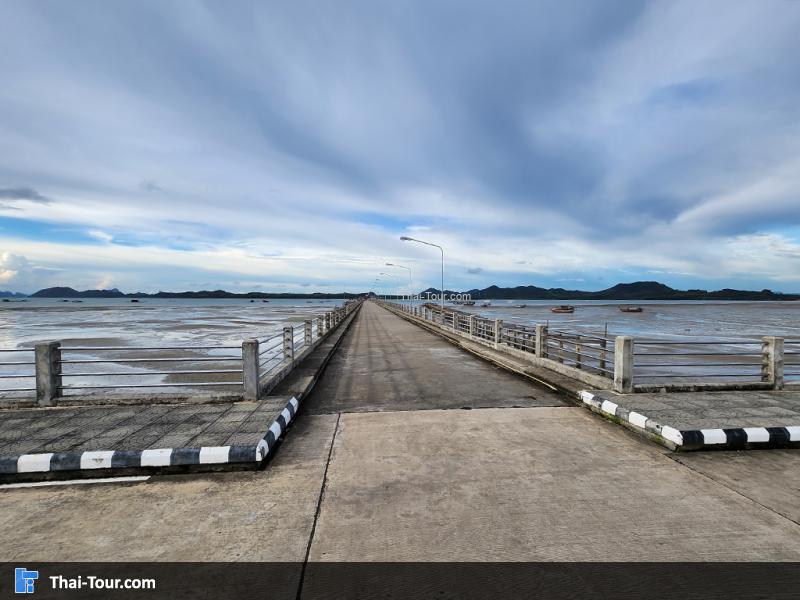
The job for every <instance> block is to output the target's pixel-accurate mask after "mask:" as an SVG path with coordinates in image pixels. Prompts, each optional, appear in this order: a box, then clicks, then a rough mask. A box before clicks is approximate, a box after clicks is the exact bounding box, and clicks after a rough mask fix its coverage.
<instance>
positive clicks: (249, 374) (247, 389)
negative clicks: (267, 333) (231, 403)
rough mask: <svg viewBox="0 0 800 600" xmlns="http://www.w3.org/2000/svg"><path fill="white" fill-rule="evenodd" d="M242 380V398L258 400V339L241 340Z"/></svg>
mask: <svg viewBox="0 0 800 600" xmlns="http://www.w3.org/2000/svg"><path fill="white" fill-rule="evenodd" d="M242 377H243V379H242V381H243V382H244V399H245V400H258V380H259V373H258V340H256V339H251V340H244V341H243V342H242Z"/></svg>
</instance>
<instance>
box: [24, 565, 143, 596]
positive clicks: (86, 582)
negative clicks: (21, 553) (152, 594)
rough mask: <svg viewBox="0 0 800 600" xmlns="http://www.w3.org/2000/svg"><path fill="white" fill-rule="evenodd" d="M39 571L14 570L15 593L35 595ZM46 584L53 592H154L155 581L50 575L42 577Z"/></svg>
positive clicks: (41, 581)
mask: <svg viewBox="0 0 800 600" xmlns="http://www.w3.org/2000/svg"><path fill="white" fill-rule="evenodd" d="M38 579H40V578H39V571H30V570H28V569H26V568H25V567H17V568H15V569H14V591H15V592H16V593H17V594H33V593H34V590H35V589H36V581H37V580H38ZM45 582H47V583H49V584H50V589H52V590H154V589H156V580H155V579H144V578H141V577H138V578H136V577H135V578H129V579H122V578H120V577H95V576H94V575H86V576H83V575H78V576H77V577H64V576H63V575H48V576H47V577H42V578H41V580H40V583H39V586H40V587H41V586H42V585H43V584H44V583H45Z"/></svg>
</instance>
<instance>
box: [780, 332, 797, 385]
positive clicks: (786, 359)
mask: <svg viewBox="0 0 800 600" xmlns="http://www.w3.org/2000/svg"><path fill="white" fill-rule="evenodd" d="M783 369H784V370H783V377H784V385H786V386H787V387H800V339H797V338H787V339H785V340H784V349H783Z"/></svg>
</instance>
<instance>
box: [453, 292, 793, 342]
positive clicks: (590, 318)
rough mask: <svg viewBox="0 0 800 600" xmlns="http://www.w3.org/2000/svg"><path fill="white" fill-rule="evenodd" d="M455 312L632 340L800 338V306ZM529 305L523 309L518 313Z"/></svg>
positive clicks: (545, 306)
mask: <svg viewBox="0 0 800 600" xmlns="http://www.w3.org/2000/svg"><path fill="white" fill-rule="evenodd" d="M482 302H483V301H480V300H478V301H476V303H475V306H467V307H461V306H455V305H449V306H452V308H458V309H460V310H464V311H465V312H470V313H474V314H478V315H481V316H483V317H486V318H490V319H502V320H503V321H507V322H511V323H518V324H521V325H535V324H537V323H541V324H549V325H550V326H551V327H553V328H558V329H564V330H568V331H581V332H587V333H588V332H593V333H601V332H603V331H604V330H605V328H606V327H608V333H609V335H631V336H634V337H644V338H650V339H667V340H668V339H673V338H683V337H704V338H713V339H728V338H742V337H747V338H760V337H762V336H765V335H775V336H781V337H787V338H800V302H703V301H672V302H666V301H640V302H608V301H577V300H569V301H567V300H565V301H550V300H492V301H491V306H490V307H488V308H483V307H481V306H480V304H482ZM515 304H526V305H527V306H526V307H525V308H514V305H515ZM559 304H571V305H573V306H575V312H574V313H572V314H557V313H553V312H551V311H550V308H552V307H553V306H558V305H559ZM620 306H641V307H642V308H643V309H644V310H643V312H641V313H623V312H620V310H619V307H620Z"/></svg>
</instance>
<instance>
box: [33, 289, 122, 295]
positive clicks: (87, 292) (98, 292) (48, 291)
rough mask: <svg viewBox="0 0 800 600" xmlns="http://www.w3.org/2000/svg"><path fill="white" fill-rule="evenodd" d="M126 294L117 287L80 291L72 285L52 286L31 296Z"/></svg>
mask: <svg viewBox="0 0 800 600" xmlns="http://www.w3.org/2000/svg"><path fill="white" fill-rule="evenodd" d="M124 297H125V294H123V293H122V292H120V291H119V290H118V289H117V288H114V289H111V290H84V291H83V292H79V291H78V290H75V289H72V288H71V287H51V288H45V289H43V290H39V291H38V292H35V293H33V294H31V298H124Z"/></svg>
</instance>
